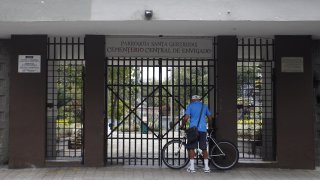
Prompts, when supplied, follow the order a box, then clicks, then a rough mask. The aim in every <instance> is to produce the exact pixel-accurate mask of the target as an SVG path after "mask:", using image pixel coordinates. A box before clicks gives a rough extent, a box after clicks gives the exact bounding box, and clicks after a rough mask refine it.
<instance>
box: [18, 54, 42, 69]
mask: <svg viewBox="0 0 320 180" xmlns="http://www.w3.org/2000/svg"><path fill="white" fill-rule="evenodd" d="M40 72H41V55H19V57H18V73H40Z"/></svg>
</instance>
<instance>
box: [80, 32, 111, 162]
mask: <svg viewBox="0 0 320 180" xmlns="http://www.w3.org/2000/svg"><path fill="white" fill-rule="evenodd" d="M105 58H106V57H105V36H102V35H101V36H100V35H87V36H86V37H85V60H86V70H85V88H84V97H85V99H84V102H85V104H84V108H85V123H84V135H85V137H84V140H85V142H84V147H85V149H84V165H85V166H104V111H105V108H104V104H105V97H104V91H105V89H104V86H105V80H104V73H105Z"/></svg>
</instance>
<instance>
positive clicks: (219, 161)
mask: <svg viewBox="0 0 320 180" xmlns="http://www.w3.org/2000/svg"><path fill="white" fill-rule="evenodd" d="M210 160H211V162H212V164H213V165H214V166H215V167H217V168H218V169H222V170H227V169H231V168H232V167H233V166H235V165H236V164H237V163H238V160H239V151H238V149H237V147H236V146H235V145H234V144H232V143H231V142H227V141H222V142H218V145H215V146H213V148H212V149H211V151H210Z"/></svg>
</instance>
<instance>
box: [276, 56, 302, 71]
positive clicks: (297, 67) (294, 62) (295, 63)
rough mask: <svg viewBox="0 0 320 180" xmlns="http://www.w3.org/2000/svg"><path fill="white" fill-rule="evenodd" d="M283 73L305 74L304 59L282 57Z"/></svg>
mask: <svg viewBox="0 0 320 180" xmlns="http://www.w3.org/2000/svg"><path fill="white" fill-rule="evenodd" d="M281 72H303V57H282V58H281Z"/></svg>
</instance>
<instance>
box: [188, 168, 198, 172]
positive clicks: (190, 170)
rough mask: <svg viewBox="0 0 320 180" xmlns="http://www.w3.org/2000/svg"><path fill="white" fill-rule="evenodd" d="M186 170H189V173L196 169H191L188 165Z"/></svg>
mask: <svg viewBox="0 0 320 180" xmlns="http://www.w3.org/2000/svg"><path fill="white" fill-rule="evenodd" d="M187 172H189V173H195V172H196V170H195V169H191V168H190V167H188V169H187Z"/></svg>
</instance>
